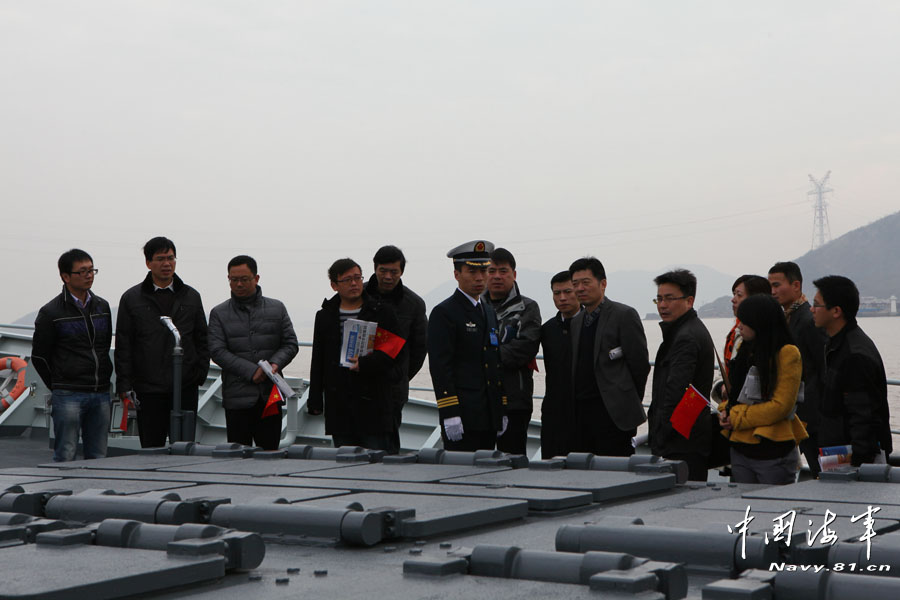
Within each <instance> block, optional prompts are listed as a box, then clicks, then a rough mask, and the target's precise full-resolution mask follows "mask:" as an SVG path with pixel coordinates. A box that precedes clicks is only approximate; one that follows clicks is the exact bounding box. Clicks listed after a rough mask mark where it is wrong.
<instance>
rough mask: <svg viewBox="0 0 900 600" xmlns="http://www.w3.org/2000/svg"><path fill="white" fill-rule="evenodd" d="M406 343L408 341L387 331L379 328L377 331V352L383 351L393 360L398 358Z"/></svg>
mask: <svg viewBox="0 0 900 600" xmlns="http://www.w3.org/2000/svg"><path fill="white" fill-rule="evenodd" d="M405 343H406V340H404V339H403V338H402V337H400V336H399V335H397V334H396V333H391V332H390V331H388V330H387V329H382V328H381V327H379V328H377V329H376V330H375V350H381V351H382V352H384V353H385V354H387V355H388V356H390V357H391V358H397V355H398V354H400V351H401V350H402V349H403V344H405Z"/></svg>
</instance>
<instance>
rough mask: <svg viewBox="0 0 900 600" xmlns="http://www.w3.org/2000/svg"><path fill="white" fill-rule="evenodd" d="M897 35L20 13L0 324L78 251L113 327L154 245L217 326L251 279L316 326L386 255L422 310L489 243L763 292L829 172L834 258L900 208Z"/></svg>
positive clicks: (535, 259)
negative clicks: (701, 275) (760, 287)
mask: <svg viewBox="0 0 900 600" xmlns="http://www.w3.org/2000/svg"><path fill="white" fill-rule="evenodd" d="M898 31H900V4H898V3H897V2H895V1H883V2H879V1H866V2H849V1H848V2H833V1H831V2H829V1H821V0H816V1H808V2H796V1H793V2H783V1H780V0H779V1H773V2H760V1H756V2H743V3H737V2H720V1H709V2H684V1H679V2H670V1H658V2H639V1H633V0H629V1H623V2H599V1H591V2H563V1H555V0H554V1H547V2H530V1H524V0H509V1H502V2H501V1H495V2H491V1H485V0H477V1H472V2H460V1H456V2H430V1H422V0H411V1H409V2H390V1H385V0H378V1H358V2H341V1H336V0H328V1H318V2H295V1H290V2H263V1H257V2H249V1H243V2H237V1H230V2H226V1H223V0H208V1H190V0H179V1H171V2H166V1H160V0H154V1H147V2H139V1H120V0H117V1H113V0H109V1H100V2H96V1H95V2H90V1H86V0H79V1H77V2H71V1H58V2H47V1H39V0H19V1H9V0H0V198H2V205H3V209H2V210H3V217H2V222H3V224H4V227H3V231H2V234H0V249H2V252H3V253H4V255H5V257H6V258H7V260H6V262H5V270H6V273H5V277H4V278H3V281H4V283H3V285H2V292H3V293H2V308H0V321H10V320H14V319H16V318H18V317H20V316H22V315H23V314H26V313H28V312H30V311H33V310H36V309H37V308H38V307H39V306H40V305H42V304H43V303H44V302H46V301H47V300H49V299H50V298H51V297H52V296H53V295H54V294H55V293H58V291H59V285H60V281H59V278H58V274H57V272H56V259H57V258H58V256H59V254H60V253H61V252H62V251H64V250H66V249H68V248H70V247H73V246H76V247H81V248H84V249H85V250H87V251H88V252H90V253H91V254H92V255H93V257H94V261H95V264H96V266H97V267H99V268H100V269H101V271H100V274H99V275H98V277H97V279H96V283H95V291H96V292H97V293H99V294H100V295H101V296H104V297H106V298H107V299H108V300H110V301H111V303H112V304H117V303H118V297H119V296H120V295H121V293H122V292H123V291H124V290H125V289H126V288H127V287H128V286H130V285H133V284H135V283H137V282H138V281H140V280H141V279H142V278H143V276H144V274H145V273H146V267H145V265H144V262H143V257H142V255H141V252H140V248H141V246H142V245H143V243H144V242H145V241H146V240H147V239H149V238H150V237H152V236H154V235H160V234H162V235H167V236H168V237H171V238H172V239H173V240H175V242H176V244H177V246H178V258H179V262H178V273H179V274H180V275H181V276H182V278H183V279H184V280H185V281H186V282H188V283H190V284H192V285H194V286H195V287H197V288H198V289H199V290H200V292H201V294H202V295H203V298H204V303H205V306H206V307H207V309H209V308H211V307H212V306H213V305H215V304H217V303H218V302H220V301H222V300H224V299H225V298H226V297H227V294H228V287H227V282H226V280H225V275H226V272H225V265H226V263H227V261H228V259H229V258H231V257H232V256H234V255H235V254H239V253H249V254H251V255H253V256H255V257H256V258H257V259H258V260H259V262H260V274H261V281H260V283H261V284H262V285H263V288H264V289H265V292H266V294H267V295H271V296H274V297H278V298H281V299H283V300H285V301H286V302H287V304H288V307H289V309H290V310H291V312H292V314H293V315H294V318H295V321H298V322H303V321H308V320H310V319H311V318H312V316H313V313H314V312H315V310H316V309H317V308H318V306H319V303H320V302H321V300H322V298H323V297H325V296H326V295H330V294H331V293H332V292H331V289H330V288H329V286H328V282H327V278H326V275H325V271H326V268H327V266H328V265H329V264H330V263H331V262H332V261H333V260H334V259H335V258H338V257H342V256H351V257H354V258H356V259H357V260H358V261H359V262H360V263H361V264H362V265H363V269H364V274H366V275H368V274H370V273H371V272H372V271H371V262H370V259H371V256H372V254H373V253H374V251H375V249H377V247H378V246H380V245H382V244H384V243H395V244H397V245H399V246H400V247H402V248H403V249H404V250H405V252H406V254H407V257H408V260H409V264H408V268H407V273H406V275H405V277H404V281H405V282H406V283H407V284H408V285H410V286H411V287H413V288H415V289H417V290H418V291H420V292H421V293H422V294H423V295H424V294H425V293H427V292H428V291H429V290H431V289H432V288H434V287H435V286H436V285H438V284H439V283H441V282H442V281H446V280H447V279H450V278H451V277H452V267H451V264H450V261H449V260H447V259H446V258H445V253H446V251H447V250H448V249H449V248H451V247H453V246H455V245H457V244H459V243H461V242H463V241H466V240H469V239H475V238H486V239H489V240H492V241H494V242H495V243H497V244H498V245H503V246H505V247H507V248H509V249H510V250H511V251H512V252H513V253H514V254H515V255H516V257H517V259H518V261H519V263H520V265H521V266H522V267H527V268H529V269H533V270H543V271H547V272H556V271H559V270H561V269H563V268H565V267H567V266H568V264H569V263H570V262H571V261H572V260H573V259H574V258H577V257H579V256H582V255H585V254H594V255H596V256H598V257H599V258H600V259H601V260H602V261H603V262H604V263H605V264H606V267H607V271H608V272H610V273H613V272H615V271H618V270H628V269H650V270H661V269H662V268H664V267H665V266H668V265H673V264H707V265H709V266H711V267H714V268H716V269H718V270H720V271H722V272H724V273H727V274H732V275H736V274H740V273H743V272H754V271H755V272H764V271H765V270H766V269H767V268H768V267H769V266H770V265H771V263H772V262H774V261H776V260H780V259H787V258H794V257H797V256H799V255H801V254H803V253H804V252H806V251H807V250H808V249H809V246H810V242H811V239H812V222H813V213H812V204H811V201H810V197H808V196H807V192H808V191H809V190H810V184H809V180H808V178H807V175H808V174H813V175H814V176H816V177H822V176H824V174H825V173H826V172H827V171H829V170H831V171H832V175H831V179H830V184H831V187H833V188H834V190H835V191H834V194H833V195H832V196H831V198H830V200H831V204H830V207H829V217H830V223H831V232H832V235H833V236H834V237H837V236H838V235H840V234H842V233H846V232H847V231H849V230H851V229H854V228H856V227H859V226H862V225H865V224H866V223H869V222H871V221H873V220H875V219H877V218H879V217H882V216H884V215H886V214H889V213H891V212H894V211H896V210H897V209H898V208H900V202H898V201H897V193H896V190H897V189H898V188H900V169H898V168H897V166H898V164H900V127H898V110H900V109H898V107H900V92H898V89H900V87H898V83H897V73H898V66H900V64H898V62H900V61H898V59H900V36H898V34H897V32H898ZM850 275H851V276H852V274H850ZM701 286H702V282H701ZM648 289H651V288H650V286H649V283H648ZM614 290H615V281H614V278H610V281H609V291H610V293H611V294H614ZM651 291H652V290H651ZM525 292H526V293H528V294H529V295H532V296H538V295H540V294H545V293H546V291H545V290H526V291H525ZM727 292H728V290H723V291H722V294H725V293H727Z"/></svg>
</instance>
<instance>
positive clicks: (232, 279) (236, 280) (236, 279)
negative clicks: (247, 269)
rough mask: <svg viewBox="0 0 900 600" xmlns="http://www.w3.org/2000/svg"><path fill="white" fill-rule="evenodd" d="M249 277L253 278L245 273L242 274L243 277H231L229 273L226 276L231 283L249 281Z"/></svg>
mask: <svg viewBox="0 0 900 600" xmlns="http://www.w3.org/2000/svg"><path fill="white" fill-rule="evenodd" d="M251 279H253V278H252V277H247V276H246V275H244V276H243V277H231V276H230V275H229V276H228V281H230V282H231V283H250V280H251Z"/></svg>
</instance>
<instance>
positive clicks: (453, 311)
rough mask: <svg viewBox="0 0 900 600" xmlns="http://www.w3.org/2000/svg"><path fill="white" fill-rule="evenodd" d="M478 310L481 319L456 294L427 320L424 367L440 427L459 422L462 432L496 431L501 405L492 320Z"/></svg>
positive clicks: (494, 320) (503, 400)
mask: <svg viewBox="0 0 900 600" xmlns="http://www.w3.org/2000/svg"><path fill="white" fill-rule="evenodd" d="M481 305H482V306H483V308H484V314H482V312H481V309H479V308H478V307H476V306H475V305H473V304H472V302H471V300H469V299H468V298H467V297H466V296H465V294H463V293H462V292H461V291H460V290H458V289H457V290H456V291H455V292H454V293H453V295H452V296H450V297H449V298H447V299H446V300H444V301H443V302H441V303H440V304H438V305H437V306H435V307H434V309H433V310H432V311H431V316H430V317H429V319H428V366H429V370H430V371H431V382H432V384H433V386H434V393H435V396H436V397H437V405H438V411H439V413H440V419H441V423H443V421H444V419H449V418H451V417H461V418H462V423H463V429H464V430H465V433H473V432H486V431H499V430H500V428H501V427H502V419H503V414H504V410H505V404H506V397H505V396H504V395H503V386H502V384H501V377H500V355H499V352H498V351H497V348H498V338H497V332H496V328H497V317H496V315H495V314H494V309H493V308H492V307H491V306H490V305H488V304H484V303H482V304H481ZM464 435H465V434H464Z"/></svg>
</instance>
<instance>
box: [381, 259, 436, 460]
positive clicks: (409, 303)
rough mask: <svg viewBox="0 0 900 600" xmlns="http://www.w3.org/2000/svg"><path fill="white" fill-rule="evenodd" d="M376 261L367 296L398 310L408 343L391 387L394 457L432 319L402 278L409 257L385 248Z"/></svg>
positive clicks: (422, 303)
mask: <svg viewBox="0 0 900 600" xmlns="http://www.w3.org/2000/svg"><path fill="white" fill-rule="evenodd" d="M372 262H373V263H374V266H375V273H373V274H372V277H370V278H369V282H368V283H367V284H366V293H367V294H369V296H371V297H372V298H374V299H376V300H379V301H381V302H387V303H388V304H390V305H391V306H392V307H393V308H394V311H395V312H396V313H397V320H398V327H399V330H398V331H397V334H398V335H399V336H400V337H402V338H403V339H405V340H406V345H405V346H404V347H403V350H402V351H401V352H400V354H399V355H398V356H397V360H396V368H395V373H394V381H393V383H392V385H391V397H392V399H393V402H392V411H393V415H394V427H393V429H392V431H391V448H390V449H391V453H392V454H396V453H397V452H400V424H401V423H402V422H403V405H405V404H406V401H407V400H408V399H409V380H410V379H412V378H413V377H415V376H416V373H418V372H419V369H421V368H422V365H423V364H424V363H425V356H426V354H427V352H428V348H427V347H426V340H427V335H428V317H426V316H425V301H424V300H422V298H421V297H420V296H419V295H418V294H416V293H415V292H413V291H412V290H411V289H409V288H408V287H406V286H405V285H403V281H402V279H401V277H402V276H403V272H404V271H405V270H406V257H405V256H404V255H403V251H402V250H400V248H398V247H397V246H382V247H381V248H379V249H378V251H377V252H376V253H375V256H374V257H373V258H372Z"/></svg>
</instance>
